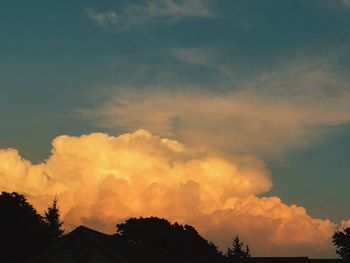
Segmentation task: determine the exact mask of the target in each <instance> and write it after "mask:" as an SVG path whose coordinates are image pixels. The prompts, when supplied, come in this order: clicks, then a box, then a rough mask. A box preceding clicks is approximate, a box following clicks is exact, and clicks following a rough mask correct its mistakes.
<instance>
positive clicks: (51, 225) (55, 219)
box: [44, 197, 64, 241]
mask: <svg viewBox="0 0 350 263" xmlns="http://www.w3.org/2000/svg"><path fill="white" fill-rule="evenodd" d="M57 201H58V200H57V197H55V198H54V200H53V201H52V204H51V206H50V207H49V208H48V209H47V211H46V212H45V216H44V219H45V222H46V224H47V231H48V235H49V238H50V240H51V241H55V240H57V239H58V238H60V237H61V236H62V235H63V233H64V230H63V228H62V225H63V222H61V221H60V211H59V208H58V206H57Z"/></svg>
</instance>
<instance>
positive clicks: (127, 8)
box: [87, 0, 215, 30]
mask: <svg viewBox="0 0 350 263" xmlns="http://www.w3.org/2000/svg"><path fill="white" fill-rule="evenodd" d="M87 15H88V17H89V18H90V19H92V20H93V21H94V22H95V23H97V25H99V26H101V27H107V28H110V27H115V28H116V29H120V30H128V29H131V28H133V27H140V26H141V27H142V26H145V25H147V24H150V23H152V22H153V21H155V20H158V19H162V20H164V21H167V22H169V23H173V22H177V21H179V20H181V19H186V18H210V17H214V16H215V15H214V14H213V12H212V11H211V9H210V7H209V4H208V2H207V1H205V0H193V1H174V0H152V1H146V2H145V3H143V4H126V5H124V6H123V7H122V8H120V9H119V10H109V11H97V10H95V9H93V8H88V9H87Z"/></svg>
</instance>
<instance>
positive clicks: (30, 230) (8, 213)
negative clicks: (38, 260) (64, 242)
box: [0, 192, 49, 262]
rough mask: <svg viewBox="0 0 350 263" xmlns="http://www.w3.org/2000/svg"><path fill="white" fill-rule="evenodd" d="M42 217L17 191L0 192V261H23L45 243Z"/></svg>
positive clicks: (45, 236)
mask: <svg viewBox="0 0 350 263" xmlns="http://www.w3.org/2000/svg"><path fill="white" fill-rule="evenodd" d="M48 241H49V239H48V235H47V226H46V223H45V221H44V220H43V218H42V217H41V216H40V215H39V214H38V213H37V211H36V210H35V209H34V208H33V207H32V205H31V204H29V203H28V202H27V200H26V198H25V197H24V196H23V195H21V194H18V193H15V192H13V193H7V192H2V193H1V195H0V259H1V261H2V262H26V261H27V260H28V259H29V258H31V257H32V256H34V255H35V254H37V253H38V252H39V251H40V250H41V249H43V248H44V247H45V246H46V245H47V243H48Z"/></svg>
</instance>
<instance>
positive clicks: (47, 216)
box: [0, 192, 350, 263]
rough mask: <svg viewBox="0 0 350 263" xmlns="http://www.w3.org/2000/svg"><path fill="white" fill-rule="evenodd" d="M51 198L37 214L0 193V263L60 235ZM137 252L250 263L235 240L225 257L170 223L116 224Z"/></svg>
mask: <svg viewBox="0 0 350 263" xmlns="http://www.w3.org/2000/svg"><path fill="white" fill-rule="evenodd" d="M57 203H58V200H57V198H55V199H54V200H53V201H52V204H51V205H50V206H49V207H48V208H47V210H46V211H45V212H44V214H43V215H40V214H39V213H38V212H37V211H36V210H35V208H34V207H33V206H32V205H31V204H30V203H29V202H28V201H27V200H26V198H25V197H24V196H23V195H21V194H18V193H16V192H12V193H8V192H2V193H1V194H0V261H1V262H5V263H24V262H27V261H28V260H29V259H30V258H32V257H33V256H35V255H37V254H38V253H40V252H41V251H43V250H44V249H46V248H47V247H49V246H50V245H51V244H52V243H54V242H55V241H56V240H57V239H59V238H60V237H62V236H63V235H64V234H65V233H64V230H63V228H62V225H63V222H62V221H61V220H60V211H59V208H58V204H57ZM113 238H116V239H119V240H123V241H124V242H126V243H128V244H130V245H132V246H134V247H139V248H141V249H146V250H149V251H154V252H156V253H158V254H160V255H162V256H164V257H165V258H172V259H181V260H192V259H200V258H202V259H212V261H217V262H227V263H231V262H232V263H244V262H248V261H249V259H250V258H251V255H250V251H249V247H248V246H247V245H245V244H244V243H243V242H241V241H240V239H239V237H238V236H236V237H234V238H233V239H232V244H231V247H229V248H228V249H227V251H226V253H223V252H221V251H219V250H218V248H217V246H215V244H214V243H212V242H209V241H207V240H206V239H204V238H203V237H202V236H200V235H199V233H198V232H197V230H196V229H195V228H194V227H193V226H190V225H181V224H178V223H173V224H172V223H170V222H169V221H167V220H165V219H161V218H157V217H149V218H142V217H141V218H130V219H128V220H126V221H125V222H123V223H121V224H117V225H116V233H115V234H114V237H113ZM332 241H333V244H334V245H335V246H336V253H337V254H338V255H339V256H341V258H342V259H344V260H345V261H347V262H349V261H350V227H348V228H345V229H343V230H340V231H336V232H335V233H334V235H333V240H332Z"/></svg>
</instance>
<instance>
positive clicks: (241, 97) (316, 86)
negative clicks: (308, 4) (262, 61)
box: [80, 52, 350, 157]
mask: <svg viewBox="0 0 350 263" xmlns="http://www.w3.org/2000/svg"><path fill="white" fill-rule="evenodd" d="M185 53H186V52H185ZM189 60H190V61H197V62H198V61H202V60H203V59H202V58H201V57H199V58H198V57H197V56H196V57H194V58H191V57H189ZM108 95H109V98H108V99H106V101H105V102H104V103H102V104H100V105H97V106H96V108H94V109H82V110H81V111H80V115H81V116H84V117H85V118H87V119H88V120H90V121H91V122H93V123H94V124H96V125H97V126H100V127H104V128H117V129H119V130H124V131H128V130H135V129H139V128H145V129H147V130H150V131H151V132H155V133H157V134H160V135H161V136H165V137H169V138H176V139H180V140H181V141H183V142H184V143H186V144H187V145H194V146H207V147H208V148H211V149H216V150H217V149H220V150H221V151H223V152H225V153H229V154H230V155H231V154H233V153H254V154H258V155H260V156H263V157H277V156H281V154H283V153H285V152H286V151H288V150H291V149H298V148H303V147H306V146H309V145H312V144H313V143H315V142H318V141H319V140H321V139H323V138H324V137H325V136H326V135H328V134H329V133H330V132H332V131H334V130H335V127H340V126H341V125H343V124H346V123H349V121H350V89H349V82H348V81H347V80H345V79H343V78H341V77H340V76H338V75H336V74H334V73H332V72H331V71H330V70H328V69H327V68H319V67H315V66H314V65H308V64H303V63H294V64H291V65H288V66H285V67H284V68H283V67H281V68H280V69H279V70H278V71H273V72H265V73H262V74H259V75H257V76H253V77H251V78H250V79H246V80H243V81H237V82H236V83H235V84H233V88H231V89H229V90H225V91H216V90H215V89H214V88H213V89H210V90H203V89H201V90H200V89H198V88H195V87H177V86H175V87H174V86H161V87H155V88H153V89H152V88H151V89H150V88H147V89H140V88H139V89H137V88H132V87H131V88H130V87H117V88H116V90H113V89H112V90H110V91H109V94H108ZM145 116H147V118H145Z"/></svg>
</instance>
